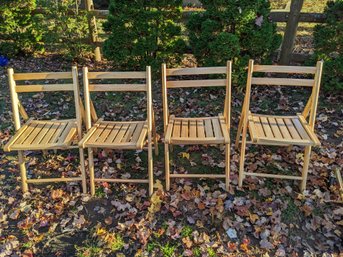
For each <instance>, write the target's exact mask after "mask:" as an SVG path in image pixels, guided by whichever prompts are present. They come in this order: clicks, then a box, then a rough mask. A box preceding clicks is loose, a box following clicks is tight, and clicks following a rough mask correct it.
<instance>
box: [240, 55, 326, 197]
mask: <svg viewBox="0 0 343 257" xmlns="http://www.w3.org/2000/svg"><path fill="white" fill-rule="evenodd" d="M322 67H323V62H322V61H319V62H317V65H316V67H299V66H277V65H254V61H253V60H250V61H249V68H248V78H247V87H246V92H245V98H244V103H243V108H242V113H241V118H240V122H239V126H238V132H237V136H236V143H235V146H236V148H238V145H239V140H240V137H241V136H242V141H241V155H240V166H239V183H238V184H239V187H241V186H242V184H243V179H244V178H245V176H259V177H268V178H280V179H293V180H300V181H301V186H300V189H301V191H303V190H305V188H306V181H307V173H308V166H309V161H310V154H311V148H312V146H319V145H320V142H319V140H318V138H317V136H316V135H315V133H314V124H315V119H316V112H317V105H318V97H319V88H320V81H321V76H322ZM257 72H258V73H288V74H298V75H299V74H300V75H307V76H309V75H312V76H314V78H313V79H308V78H280V77H278V78H275V77H274V78H273V77H253V74H254V73H257ZM252 85H257V86H298V87H310V88H312V93H311V96H310V98H309V100H308V102H307V104H306V106H305V108H304V110H303V112H302V113H298V114H296V115H293V116H281V115H261V114H256V113H252V112H251V111H250V98H251V86H252ZM307 118H309V119H308V120H307ZM247 134H249V136H250V141H249V142H247ZM247 143H250V144H257V145H275V146H290V145H298V146H304V147H305V153H304V164H303V169H302V175H301V176H291V175H278V174H265V173H255V172H254V173H253V172H245V171H244V161H245V150H246V149H245V148H246V144H247Z"/></svg>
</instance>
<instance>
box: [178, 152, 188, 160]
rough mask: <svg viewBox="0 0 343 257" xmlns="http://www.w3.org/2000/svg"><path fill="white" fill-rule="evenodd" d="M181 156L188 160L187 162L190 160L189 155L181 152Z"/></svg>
mask: <svg viewBox="0 0 343 257" xmlns="http://www.w3.org/2000/svg"><path fill="white" fill-rule="evenodd" d="M180 154H181V157H182V158H186V159H187V160H189V153H186V152H181V153H180Z"/></svg>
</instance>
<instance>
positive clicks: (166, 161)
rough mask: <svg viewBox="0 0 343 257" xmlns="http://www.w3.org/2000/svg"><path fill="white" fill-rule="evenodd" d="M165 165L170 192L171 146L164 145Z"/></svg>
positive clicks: (167, 187) (167, 185)
mask: <svg viewBox="0 0 343 257" xmlns="http://www.w3.org/2000/svg"><path fill="white" fill-rule="evenodd" d="M164 165H165V172H166V190H167V191H169V190H170V170H169V145H168V144H164Z"/></svg>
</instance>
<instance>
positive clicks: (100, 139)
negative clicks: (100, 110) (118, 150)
mask: <svg viewBox="0 0 343 257" xmlns="http://www.w3.org/2000/svg"><path fill="white" fill-rule="evenodd" d="M112 129H113V126H112V125H111V124H106V128H105V129H104V131H103V132H102V133H101V135H100V136H99V137H98V139H97V141H96V142H105V141H106V139H107V137H108V136H109V134H110V133H111V131H112Z"/></svg>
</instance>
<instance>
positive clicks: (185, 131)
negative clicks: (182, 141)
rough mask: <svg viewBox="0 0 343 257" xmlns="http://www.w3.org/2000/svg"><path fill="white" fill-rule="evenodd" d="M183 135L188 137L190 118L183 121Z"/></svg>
mask: <svg viewBox="0 0 343 257" xmlns="http://www.w3.org/2000/svg"><path fill="white" fill-rule="evenodd" d="M181 124H182V127H181V137H184V138H187V137H188V120H182V121H181Z"/></svg>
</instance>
